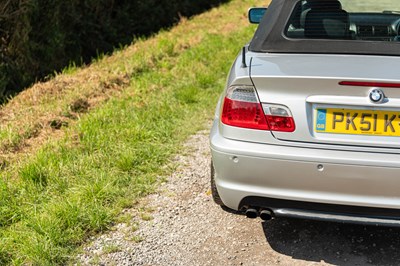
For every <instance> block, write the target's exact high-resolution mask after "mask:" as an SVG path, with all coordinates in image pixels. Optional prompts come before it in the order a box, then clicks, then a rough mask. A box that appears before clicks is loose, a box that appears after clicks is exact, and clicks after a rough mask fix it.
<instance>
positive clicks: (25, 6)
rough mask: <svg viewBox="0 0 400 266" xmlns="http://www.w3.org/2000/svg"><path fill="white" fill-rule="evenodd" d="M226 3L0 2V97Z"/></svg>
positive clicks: (154, 0)
mask: <svg viewBox="0 0 400 266" xmlns="http://www.w3.org/2000/svg"><path fill="white" fill-rule="evenodd" d="M227 1H229V0H2V1H0V96H3V97H4V96H5V95H6V94H10V93H14V92H17V91H20V90H21V89H22V88H24V87H26V86H28V85H30V84H31V83H32V82H34V81H35V80H37V79H42V78H43V77H45V76H46V75H48V74H50V73H53V72H54V71H58V70H60V69H62V68H63V67H65V66H67V65H68V64H70V63H71V62H75V63H78V64H79V63H82V62H89V61H90V59H91V58H93V57H95V56H96V55H97V54H99V53H107V52H110V51H112V49H113V48H114V47H115V46H118V45H121V44H122V45H124V44H129V43H130V42H131V41H132V39H133V37H134V36H144V35H148V34H151V33H153V32H156V31H158V30H159V29H160V28H163V27H168V26H171V25H173V24H174V23H176V22H177V21H178V20H179V17H180V16H191V15H194V14H197V13H200V12H202V11H204V10H206V9H208V8H210V7H212V6H214V5H218V4H220V3H221V2H227Z"/></svg>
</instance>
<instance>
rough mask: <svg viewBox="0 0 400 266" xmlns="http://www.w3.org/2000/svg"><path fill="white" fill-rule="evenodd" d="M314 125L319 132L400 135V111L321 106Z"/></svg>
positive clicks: (316, 113)
mask: <svg viewBox="0 0 400 266" xmlns="http://www.w3.org/2000/svg"><path fill="white" fill-rule="evenodd" d="M314 125H315V131H316V132H319V133H336V134H355V135H379V136H400V111H398V112H393V111H382V110H379V111H378V110H351V109H350V110H347V109H335V108H321V109H316V111H315V119H314Z"/></svg>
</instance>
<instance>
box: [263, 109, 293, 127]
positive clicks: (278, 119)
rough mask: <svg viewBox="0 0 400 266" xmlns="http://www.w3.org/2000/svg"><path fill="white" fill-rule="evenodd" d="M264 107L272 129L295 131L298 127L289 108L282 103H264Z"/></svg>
mask: <svg viewBox="0 0 400 266" xmlns="http://www.w3.org/2000/svg"><path fill="white" fill-rule="evenodd" d="M263 109H264V113H265V116H266V118H267V122H268V125H269V127H270V129H271V130H272V131H283V132H293V131H294V130H295V129H296V126H295V124H294V120H293V117H292V113H291V112H290V110H289V108H287V107H285V106H282V105H273V104H263Z"/></svg>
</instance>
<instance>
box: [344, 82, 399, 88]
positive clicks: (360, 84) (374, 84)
mask: <svg viewBox="0 0 400 266" xmlns="http://www.w3.org/2000/svg"><path fill="white" fill-rule="evenodd" d="M339 85H342V86H356V87H380V88H400V83H388V82H368V81H341V82H339Z"/></svg>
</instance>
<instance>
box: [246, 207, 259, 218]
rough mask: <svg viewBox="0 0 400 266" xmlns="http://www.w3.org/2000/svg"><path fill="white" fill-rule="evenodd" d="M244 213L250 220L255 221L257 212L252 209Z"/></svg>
mask: <svg viewBox="0 0 400 266" xmlns="http://www.w3.org/2000/svg"><path fill="white" fill-rule="evenodd" d="M245 213H246V217H247V218H250V219H255V218H257V216H258V211H257V210H256V209H253V208H249V209H247V210H246V212H245Z"/></svg>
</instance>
